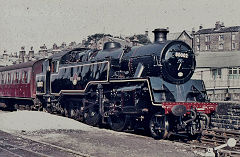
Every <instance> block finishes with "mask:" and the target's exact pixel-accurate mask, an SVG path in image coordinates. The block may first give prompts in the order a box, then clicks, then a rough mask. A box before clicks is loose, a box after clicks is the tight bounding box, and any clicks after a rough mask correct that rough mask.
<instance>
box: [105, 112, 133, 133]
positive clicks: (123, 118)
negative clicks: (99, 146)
mask: <svg viewBox="0 0 240 157" xmlns="http://www.w3.org/2000/svg"><path fill="white" fill-rule="evenodd" d="M129 122H130V118H129V117H128V116H127V115H124V114H119V115H111V116H109V118H108V123H109V126H110V128H111V129H112V130H114V131H123V130H125V129H126V128H127V127H128V124H129Z"/></svg>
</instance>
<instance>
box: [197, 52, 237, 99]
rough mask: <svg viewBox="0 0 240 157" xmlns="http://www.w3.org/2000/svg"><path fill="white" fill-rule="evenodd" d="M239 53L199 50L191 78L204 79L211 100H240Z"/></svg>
mask: <svg viewBox="0 0 240 157" xmlns="http://www.w3.org/2000/svg"><path fill="white" fill-rule="evenodd" d="M239 60H240V53H238V52H234V51H223V52H200V53H198V54H197V56H196V63H197V68H196V70H195V72H194V75H193V79H201V80H204V83H205V86H206V89H207V94H208V96H209V98H210V100H212V101H223V100H231V101H239V100H240V62H239Z"/></svg>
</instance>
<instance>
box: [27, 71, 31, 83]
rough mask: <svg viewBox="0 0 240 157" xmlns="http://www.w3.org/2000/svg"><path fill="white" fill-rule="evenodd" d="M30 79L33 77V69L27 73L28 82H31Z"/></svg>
mask: <svg viewBox="0 0 240 157" xmlns="http://www.w3.org/2000/svg"><path fill="white" fill-rule="evenodd" d="M30 79H31V71H28V73H27V83H30Z"/></svg>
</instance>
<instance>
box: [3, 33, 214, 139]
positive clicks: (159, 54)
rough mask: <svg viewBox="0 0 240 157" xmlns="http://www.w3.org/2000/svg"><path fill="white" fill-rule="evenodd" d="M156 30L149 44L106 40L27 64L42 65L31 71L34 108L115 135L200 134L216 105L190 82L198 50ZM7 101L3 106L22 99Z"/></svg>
mask: <svg viewBox="0 0 240 157" xmlns="http://www.w3.org/2000/svg"><path fill="white" fill-rule="evenodd" d="M153 32H154V35H155V41H154V43H152V44H149V45H145V46H134V47H124V48H122V47H121V45H120V44H119V43H116V42H108V43H105V45H104V48H103V50H101V51H97V50H90V49H85V48H77V49H73V50H69V51H62V52H60V53H58V54H55V55H53V56H51V57H50V58H48V59H46V60H44V61H43V60H41V61H36V62H35V63H32V64H29V65H34V66H36V67H37V65H38V66H42V67H37V69H38V71H39V70H40V69H41V71H40V72H37V73H36V70H34V67H32V68H31V69H32V71H33V74H34V75H33V81H35V85H33V86H36V87H33V88H31V89H33V90H36V91H32V92H31V93H32V96H31V97H30V98H29V99H28V100H30V101H32V103H29V104H30V105H31V108H38V109H41V108H43V109H45V110H47V111H48V112H58V113H60V114H63V115H65V116H67V117H71V118H74V119H78V120H81V121H84V122H85V123H87V124H89V125H93V126H96V125H101V124H107V125H109V126H110V128H111V129H113V130H116V131H123V130H127V129H128V130H134V129H137V128H144V129H145V130H146V131H149V133H150V134H151V135H152V136H153V137H154V138H166V137H168V135H170V134H181V135H187V136H189V135H191V136H192V135H198V134H200V133H201V131H202V129H203V128H205V127H208V126H209V122H210V118H209V115H211V114H213V113H214V112H215V110H216V105H217V104H215V103H210V102H208V100H207V96H206V90H205V87H204V83H203V81H202V80H191V77H192V75H193V73H194V69H195V66H196V62H195V55H194V52H193V50H192V49H191V47H190V46H189V45H187V44H186V43H184V42H182V41H177V40H174V41H167V40H166V38H167V33H168V30H166V29H155V30H154V31H153ZM38 62H39V63H38ZM19 67H21V66H19ZM24 67H25V66H24ZM7 69H11V71H13V72H14V67H12V68H11V67H9V68H7ZM12 69H13V70H12ZM2 71H3V72H2V73H6V74H7V73H8V72H7V71H4V69H3V70H2ZM29 74H31V71H30V72H29ZM9 76H11V74H10V75H9ZM16 76H17V75H16ZM24 76H25V75H24ZM4 78H5V77H4ZM20 78H21V77H20ZM30 82H32V81H30ZM31 87H32V85H31ZM3 94H4V93H3ZM9 98H10V96H9V95H8V99H7V100H4V102H7V101H8V102H17V101H16V100H17V99H18V98H21V96H18V97H17V98H16V97H14V101H11V99H10V100H9ZM1 99H2V98H1ZM24 99H26V98H24ZM21 100H22V99H21ZM11 104H13V103H11Z"/></svg>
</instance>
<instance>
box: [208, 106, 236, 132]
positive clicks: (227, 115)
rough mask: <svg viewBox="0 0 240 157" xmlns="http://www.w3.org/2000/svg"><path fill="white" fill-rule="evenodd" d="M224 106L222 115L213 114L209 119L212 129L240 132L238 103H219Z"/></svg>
mask: <svg viewBox="0 0 240 157" xmlns="http://www.w3.org/2000/svg"><path fill="white" fill-rule="evenodd" d="M219 104H221V105H224V107H223V109H224V110H225V112H224V113H222V114H215V115H213V116H212V118H211V125H212V127H214V128H220V129H232V130H240V103H228V102H221V103H219Z"/></svg>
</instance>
